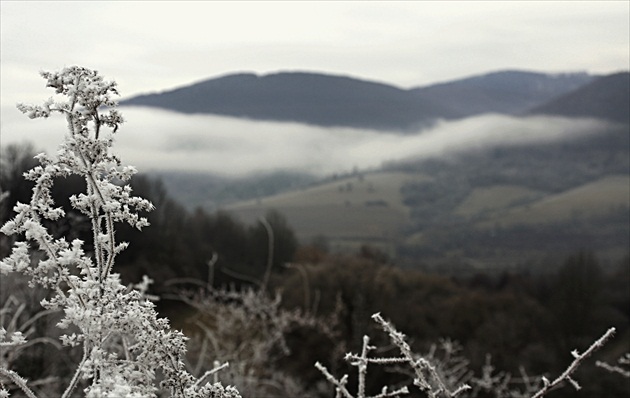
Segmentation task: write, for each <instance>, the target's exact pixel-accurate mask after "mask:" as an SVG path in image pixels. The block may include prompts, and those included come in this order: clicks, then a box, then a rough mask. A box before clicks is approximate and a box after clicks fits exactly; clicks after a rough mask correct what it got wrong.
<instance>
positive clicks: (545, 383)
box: [315, 314, 624, 398]
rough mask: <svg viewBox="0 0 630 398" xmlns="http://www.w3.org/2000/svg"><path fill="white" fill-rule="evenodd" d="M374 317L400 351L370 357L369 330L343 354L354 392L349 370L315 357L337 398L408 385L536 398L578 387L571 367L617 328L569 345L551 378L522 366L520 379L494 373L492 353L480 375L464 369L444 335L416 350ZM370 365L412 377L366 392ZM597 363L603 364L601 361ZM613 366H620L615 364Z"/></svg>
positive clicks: (438, 393) (380, 397)
mask: <svg viewBox="0 0 630 398" xmlns="http://www.w3.org/2000/svg"><path fill="white" fill-rule="evenodd" d="M372 319H373V320H374V321H376V323H378V324H379V325H380V326H381V328H382V329H383V330H384V331H385V332H386V333H387V334H388V336H389V338H390V340H391V342H392V343H393V344H394V345H395V346H396V347H397V348H398V350H399V351H400V355H399V356H396V357H370V356H369V353H370V351H373V350H375V349H376V347H374V346H371V345H370V344H369V342H370V338H369V337H368V336H363V349H362V351H361V354H353V353H348V354H346V357H345V359H346V361H348V362H349V363H350V364H351V365H352V366H355V367H357V373H358V381H357V391H356V394H353V393H352V392H351V391H350V389H349V388H348V375H347V374H346V375H344V376H343V377H341V378H340V379H338V378H336V377H335V376H333V375H332V374H331V373H330V372H329V371H328V369H327V368H326V367H325V366H323V365H322V364H320V363H319V362H318V363H316V364H315V367H317V369H319V370H320V371H321V372H322V373H323V375H324V377H325V378H326V379H327V380H328V381H329V382H330V383H331V384H333V385H334V386H335V392H336V395H335V397H336V398H385V397H398V396H401V395H406V394H409V393H410V388H411V387H412V386H413V387H414V388H416V389H418V390H419V391H421V392H422V393H424V395H426V396H427V397H431V398H451V397H459V398H464V397H477V396H478V395H479V393H482V392H483V393H490V394H491V395H492V396H495V397H497V398H526V397H531V398H540V397H543V396H545V395H546V394H547V393H548V392H550V391H552V390H554V389H556V388H557V387H560V386H562V385H563V384H565V383H569V384H571V385H572V386H573V387H574V388H575V389H578V390H579V389H580V388H581V387H580V385H579V384H578V382H577V381H576V380H575V379H573V377H572V375H573V373H574V372H575V371H576V370H577V368H578V367H579V366H580V365H581V364H582V363H583V362H584V360H585V359H586V358H587V357H589V356H590V355H591V354H592V353H593V352H595V351H596V350H597V349H599V348H601V347H602V346H603V345H604V343H606V341H608V339H610V338H611V337H612V335H613V334H614V332H615V329H614V328H610V329H609V330H608V331H606V333H604V335H602V337H600V338H599V339H597V340H596V341H595V342H593V344H591V346H590V347H588V348H587V349H586V350H584V352H582V353H580V352H578V351H577V350H574V351H572V352H571V355H572V356H573V362H571V364H570V365H569V366H568V367H567V368H566V370H565V371H564V372H562V374H560V375H559V376H558V377H556V378H555V379H553V380H549V379H547V378H546V377H545V376H542V377H540V378H538V379H537V380H536V381H533V380H532V378H530V377H528V376H527V374H526V373H525V372H524V370H522V369H521V376H522V377H521V378H520V379H516V378H513V377H512V376H511V375H510V374H509V373H505V372H499V373H495V372H494V370H495V369H494V367H493V366H492V364H491V363H490V357H488V358H487V361H486V365H485V366H484V367H483V369H482V374H481V376H480V377H475V376H474V374H473V372H471V371H469V370H468V361H466V360H465V359H464V358H462V357H460V356H459V355H457V351H458V347H457V344H456V343H454V342H452V341H450V340H443V341H442V342H441V344H440V348H441V350H442V355H441V356H437V355H436V346H433V347H432V349H431V350H430V352H429V353H427V354H426V355H419V354H417V353H414V352H413V351H412V350H411V348H410V346H409V344H408V343H407V341H406V338H405V335H404V334H402V333H400V332H399V331H397V330H396V328H395V327H394V326H393V325H392V324H391V323H390V322H387V321H386V320H384V319H383V317H381V315H380V314H374V315H372ZM623 361H624V359H622V361H621V362H620V363H623ZM368 365H384V366H392V365H394V366H396V369H395V370H396V372H398V373H402V374H407V375H409V376H411V378H412V382H411V383H409V385H404V386H402V387H398V388H390V387H388V386H384V387H382V389H381V391H380V392H379V393H378V394H376V395H367V393H366V381H367V380H368V377H369V376H368ZM401 365H402V368H401ZM599 366H602V365H601V363H600V365H599ZM602 367H606V366H602ZM616 371H617V372H618V370H616Z"/></svg>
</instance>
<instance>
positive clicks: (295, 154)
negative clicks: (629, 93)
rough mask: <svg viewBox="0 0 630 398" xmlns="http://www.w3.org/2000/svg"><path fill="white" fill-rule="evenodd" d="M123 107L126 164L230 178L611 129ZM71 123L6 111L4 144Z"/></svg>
mask: <svg viewBox="0 0 630 398" xmlns="http://www.w3.org/2000/svg"><path fill="white" fill-rule="evenodd" d="M121 112H122V113H123V116H124V118H125V120H126V122H125V124H124V125H122V126H121V128H120V130H119V132H118V133H117V141H116V147H115V151H116V153H117V154H119V155H120V156H121V158H122V159H123V162H124V163H125V164H133V165H135V166H136V167H137V168H138V169H139V170H140V171H150V170H154V171H155V170H191V171H206V172H211V173H216V174H222V175H226V176H242V175H246V174H250V173H252V172H270V171H276V170H283V169H285V170H292V171H302V172H311V173H315V174H318V175H325V174H330V173H334V172H344V171H349V170H352V169H353V168H359V169H368V168H373V167H378V166H380V165H382V164H383V163H384V162H388V161H392V160H400V159H404V158H408V157H416V158H419V157H435V156H444V155H449V154H453V153H456V152H458V151H463V150H466V149H471V148H475V149H476V148H481V147H488V146H505V145H522V144H526V143H533V142H550V141H557V140H563V139H571V137H577V136H580V135H583V134H589V133H597V132H598V131H602V130H603V129H605V128H606V127H607V126H606V123H604V122H601V121H597V120H590V119H567V118H559V117H542V116H541V117H527V118H516V117H509V116H503V115H483V116H477V117H471V118H468V119H464V120H459V121H444V122H439V123H437V124H435V125H434V126H433V127H431V128H429V129H425V130H423V131H419V132H417V133H414V134H406V135H402V134H400V133H395V132H391V133H387V132H377V131H370V130H358V129H351V128H324V127H316V126H306V125H302V124H297V123H279V122H261V121H253V120H244V119H235V118H228V117H220V116H207V115H183V114H178V113H173V112H166V111H161V110H156V109H152V108H135V107H122V108H121ZM65 127H66V123H65V120H64V119H63V118H61V117H54V118H51V119H50V120H42V119H36V120H30V119H28V118H27V117H26V116H23V115H21V114H20V113H19V112H18V111H17V110H15V109H8V108H3V109H2V137H1V138H2V145H7V144H9V143H13V142H21V141H31V142H32V143H34V145H35V147H36V149H38V150H40V149H41V150H45V151H47V152H53V151H55V150H56V147H57V145H58V144H59V142H60V141H61V139H62V138H63V135H64V134H65Z"/></svg>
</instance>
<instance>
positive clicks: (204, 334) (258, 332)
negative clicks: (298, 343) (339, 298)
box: [165, 284, 337, 397]
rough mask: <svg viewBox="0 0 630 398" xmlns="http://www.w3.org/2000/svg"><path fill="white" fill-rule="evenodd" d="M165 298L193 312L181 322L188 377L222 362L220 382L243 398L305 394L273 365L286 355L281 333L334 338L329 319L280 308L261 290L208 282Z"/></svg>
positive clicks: (293, 379) (278, 301)
mask: <svg viewBox="0 0 630 398" xmlns="http://www.w3.org/2000/svg"><path fill="white" fill-rule="evenodd" d="M165 297H168V298H173V299H176V300H181V301H183V302H184V303H186V304H188V305H189V306H190V307H191V308H193V309H194V310H195V312H194V315H193V316H191V317H190V319H189V320H188V321H186V324H188V325H189V327H188V328H187V335H188V336H189V337H190V343H189V347H190V348H191V353H190V354H189V355H188V359H189V362H190V368H191V369H193V370H192V373H193V374H199V373H200V370H201V369H203V368H206V367H208V366H212V361H213V360H214V359H219V360H221V361H228V362H229V364H230V366H229V367H228V368H226V369H225V370H223V371H222V372H221V376H222V380H224V381H227V382H229V383H230V384H232V385H234V386H236V387H237V388H238V390H239V391H240V392H241V393H242V394H243V395H245V396H252V397H267V396H274V397H275V396H289V397H294V396H295V397H298V396H299V397H308V396H310V393H309V392H307V391H306V389H305V387H304V386H303V385H302V383H301V382H300V381H299V380H298V379H297V378H296V377H294V376H292V375H291V374H288V373H287V372H285V371H283V370H282V369H280V367H279V365H280V364H281V363H282V362H283V361H286V358H287V356H288V355H289V354H290V353H291V352H290V347H289V345H288V343H287V339H286V338H287V335H289V334H290V333H291V332H293V331H295V330H296V329H301V330H306V331H308V332H309V333H318V334H320V335H323V336H326V337H327V340H328V341H331V342H334V341H336V340H337V338H336V337H337V336H336V335H335V331H334V322H335V321H334V319H323V318H316V317H314V316H311V315H308V314H304V313H302V312H301V311H299V310H287V309H284V308H282V307H281V297H280V295H276V296H275V297H271V296H270V295H268V294H267V293H266V292H265V291H263V290H258V291H256V290H253V289H242V290H239V291H237V290H228V289H215V288H212V286H211V285H209V284H208V285H207V286H205V287H202V288H200V289H188V290H179V291H177V292H176V293H174V294H172V295H166V296H165ZM298 349H300V347H298ZM209 353H212V357H210V356H209V355H208V354H209Z"/></svg>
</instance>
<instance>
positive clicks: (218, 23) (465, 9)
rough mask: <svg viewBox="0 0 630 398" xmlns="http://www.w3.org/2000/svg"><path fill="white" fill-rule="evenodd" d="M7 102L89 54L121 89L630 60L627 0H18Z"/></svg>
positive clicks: (6, 64) (6, 46) (4, 15)
mask: <svg viewBox="0 0 630 398" xmlns="http://www.w3.org/2000/svg"><path fill="white" fill-rule="evenodd" d="M0 6H1V13H0V15H1V24H0V26H1V29H2V30H1V35H0V38H1V44H2V47H1V55H2V57H1V67H2V70H1V72H2V76H1V84H2V85H1V90H2V104H3V105H6V104H7V103H11V104H12V103H13V102H15V101H20V100H22V101H36V100H39V99H42V98H45V97H47V95H48V93H46V92H45V90H43V89H42V80H41V79H40V78H39V76H38V75H37V72H38V71H39V70H42V69H43V70H56V69H60V68H62V67H63V66H69V65H77V64H78V65H82V66H87V67H89V68H92V69H97V70H99V71H100V72H101V73H102V74H104V75H105V76H106V77H107V78H109V79H114V80H116V81H117V82H118V83H119V87H120V90H121V92H122V94H123V96H130V95H134V94H138V93H144V92H150V91H159V90H163V89H168V88H173V87H176V86H180V85H185V84H188V83H191V82H194V81H199V80H203V79H206V78H210V77H216V76H218V75H223V74H227V73H232V72H236V71H251V72H256V73H267V72H275V71H279V70H306V71H321V72H328V73H335V74H344V75H352V76H357V77H360V78H366V79H371V80H376V81H382V82H388V83H392V84H395V85H398V86H401V87H412V86H418V85H425V84H429V83H433V82H436V81H444V80H449V79H453V78H459V77H466V76H469V75H471V74H479V73H483V72H488V71H495V70H499V69H505V68H517V69H527V70H537V71H548V72H564V71H588V72H594V73H609V72H614V71H618V70H627V69H628V68H629V62H630V61H629V58H630V55H629V47H630V39H629V36H630V32H629V29H630V28H629V22H628V21H629V20H630V12H629V8H630V2H628V1H627V0H621V1H610V2H606V1H592V2H589V1H559V2H553V1H531V2H526V1H487V2H477V1H463V2H455V1H436V2H431V1H409V2H395V1H382V2H378V1H350V2H341V1H321V2H306V1H294V2H290V1H278V2H264V1H254V2H245V1H230V2H219V1H194V2H186V1H173V2H169V1H155V2H154V1H137V2H132V1H102V2H99V1H41V2H38V1H6V0H2V1H1V2H0Z"/></svg>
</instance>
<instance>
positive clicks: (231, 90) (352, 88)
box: [121, 70, 597, 132]
mask: <svg viewBox="0 0 630 398" xmlns="http://www.w3.org/2000/svg"><path fill="white" fill-rule="evenodd" d="M596 78H597V76H595V75H588V74H586V73H568V74H545V73H540V72H527V71H514V70H508V71H499V72H492V73H488V74H484V75H476V76H472V77H469V78H463V79H458V80H454V81H451V82H443V83H437V84H433V85H427V86H420V87H412V88H409V89H404V88H400V87H396V86H394V85H390V84H387V83H382V82H375V81H370V80H365V79H359V78H354V77H349V76H343V75H332V74H322V73H314V72H299V71H292V72H276V73H271V74H264V75H257V74H254V73H242V72H241V73H236V74H228V75H223V76H220V77H217V78H210V79H206V80H203V81H200V82H197V83H193V84H191V85H187V86H183V87H179V88H175V89H171V90H167V91H163V92H159V93H150V94H142V95H138V96H134V97H131V98H129V99H125V100H123V101H121V105H127V106H149V107H157V108H162V109H167V110H171V111H177V112H181V113H191V114H217V115H224V116H231V117H238V118H249V119H254V120H274V121H286V122H298V123H304V124H312V125H318V126H325V127H331V126H341V127H351V128H367V129H373V130H395V131H402V132H406V131H417V130H418V129H419V128H421V127H424V126H427V125H430V124H432V123H433V122H434V121H436V120H438V119H458V118H464V117H468V116H472V115H476V114H481V113H504V114H521V113H525V112H526V111H528V110H529V109H531V108H534V107H535V106H537V105H541V104H543V103H546V102H547V101H549V100H550V99H552V98H555V97H558V96H561V95H563V94H566V93H568V92H570V91H572V90H574V89H576V88H578V87H581V86H582V85H584V84H587V83H590V82H592V81H593V80H595V79H596Z"/></svg>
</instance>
